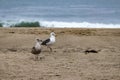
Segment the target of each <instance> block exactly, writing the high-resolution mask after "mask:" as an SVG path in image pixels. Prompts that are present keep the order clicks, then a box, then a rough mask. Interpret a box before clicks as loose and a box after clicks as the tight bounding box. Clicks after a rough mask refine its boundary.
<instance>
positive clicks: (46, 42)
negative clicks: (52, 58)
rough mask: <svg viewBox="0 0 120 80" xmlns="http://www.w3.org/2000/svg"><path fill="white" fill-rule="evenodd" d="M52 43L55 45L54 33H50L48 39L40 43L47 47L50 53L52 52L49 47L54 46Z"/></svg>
mask: <svg viewBox="0 0 120 80" xmlns="http://www.w3.org/2000/svg"><path fill="white" fill-rule="evenodd" d="M54 43H55V33H54V32H51V33H50V38H48V39H46V40H44V41H43V42H42V43H41V45H45V46H47V47H48V48H49V49H50V51H51V52H52V48H51V47H50V46H51V45H52V44H54Z"/></svg>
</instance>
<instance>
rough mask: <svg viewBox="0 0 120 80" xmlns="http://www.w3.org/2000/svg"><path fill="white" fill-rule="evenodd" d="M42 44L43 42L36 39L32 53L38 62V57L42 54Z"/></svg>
mask: <svg viewBox="0 0 120 80" xmlns="http://www.w3.org/2000/svg"><path fill="white" fill-rule="evenodd" d="M41 43H42V40H40V39H36V44H35V46H34V47H33V48H32V51H31V53H32V54H34V55H35V59H36V60H38V56H39V54H40V53H41Z"/></svg>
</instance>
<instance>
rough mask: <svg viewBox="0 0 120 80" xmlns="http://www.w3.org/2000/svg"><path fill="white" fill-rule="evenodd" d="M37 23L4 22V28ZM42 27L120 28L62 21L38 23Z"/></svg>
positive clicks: (100, 24) (118, 25)
mask: <svg viewBox="0 0 120 80" xmlns="http://www.w3.org/2000/svg"><path fill="white" fill-rule="evenodd" d="M22 21H24V22H35V20H31V21H30V20H27V21H26V20H19V21H2V22H1V23H2V24H3V27H10V25H13V24H17V23H20V22H22ZM38 22H39V23H40V25H41V26H44V27H50V28H120V24H104V23H90V22H60V21H38Z"/></svg>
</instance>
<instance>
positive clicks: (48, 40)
mask: <svg viewBox="0 0 120 80" xmlns="http://www.w3.org/2000/svg"><path fill="white" fill-rule="evenodd" d="M48 42H50V39H46V40H44V41H43V42H42V43H41V45H46V44H47V43H48Z"/></svg>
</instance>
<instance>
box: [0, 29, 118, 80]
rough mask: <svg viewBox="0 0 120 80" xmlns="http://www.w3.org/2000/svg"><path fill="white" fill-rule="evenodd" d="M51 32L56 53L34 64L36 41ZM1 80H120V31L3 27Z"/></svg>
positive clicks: (43, 55)
mask: <svg viewBox="0 0 120 80" xmlns="http://www.w3.org/2000/svg"><path fill="white" fill-rule="evenodd" d="M51 31H54V32H55V33H56V34H57V37H56V43H55V44H54V45H53V46H52V48H53V52H51V53H49V50H48V49H47V48H46V47H44V46H43V47H42V52H41V54H40V56H39V57H41V59H40V60H38V61H34V55H33V54H31V53H30V52H31V48H32V46H33V45H34V41H35V38H40V39H43V40H44V39H46V38H48V37H49V33H50V32H51ZM90 50H93V51H90ZM85 51H86V52H88V53H87V54H85ZM94 51H95V52H96V53H94ZM0 80H120V29H50V28H0Z"/></svg>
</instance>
